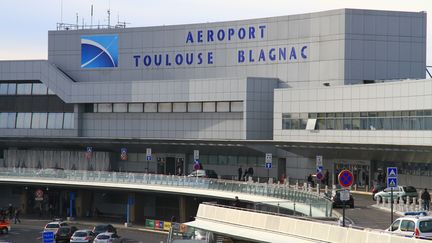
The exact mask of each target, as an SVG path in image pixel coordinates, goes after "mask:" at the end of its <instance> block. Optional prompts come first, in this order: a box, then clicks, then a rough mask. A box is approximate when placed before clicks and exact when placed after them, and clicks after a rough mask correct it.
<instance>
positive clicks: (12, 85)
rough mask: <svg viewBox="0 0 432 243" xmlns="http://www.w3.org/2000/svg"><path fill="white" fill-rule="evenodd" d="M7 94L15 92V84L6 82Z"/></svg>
mask: <svg viewBox="0 0 432 243" xmlns="http://www.w3.org/2000/svg"><path fill="white" fill-rule="evenodd" d="M7 93H8V95H15V94H16V84H8V92H7Z"/></svg>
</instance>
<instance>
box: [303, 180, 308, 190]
mask: <svg viewBox="0 0 432 243" xmlns="http://www.w3.org/2000/svg"><path fill="white" fill-rule="evenodd" d="M303 191H307V184H306V182H303Z"/></svg>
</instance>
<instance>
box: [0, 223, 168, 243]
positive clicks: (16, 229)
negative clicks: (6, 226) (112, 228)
mask: <svg viewBox="0 0 432 243" xmlns="http://www.w3.org/2000/svg"><path fill="white" fill-rule="evenodd" d="M46 223H48V221H47V220H34V219H22V223H21V224H12V225H11V227H12V229H11V231H10V232H9V234H6V235H3V234H0V242H1V243H3V242H8V243H9V242H13V243H31V242H42V237H41V236H42V229H43V227H44V226H45V224H46ZM72 225H75V226H77V227H78V229H92V228H93V227H92V226H91V225H83V224H72ZM117 233H118V235H120V236H121V238H122V239H123V243H144V242H145V243H147V242H149V243H160V242H165V241H166V238H167V234H164V233H158V232H152V231H141V230H134V229H125V228H120V227H117Z"/></svg>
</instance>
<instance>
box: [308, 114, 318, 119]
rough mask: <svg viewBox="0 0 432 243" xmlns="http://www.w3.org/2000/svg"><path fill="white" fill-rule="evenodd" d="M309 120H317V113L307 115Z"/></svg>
mask: <svg viewBox="0 0 432 243" xmlns="http://www.w3.org/2000/svg"><path fill="white" fill-rule="evenodd" d="M309 118H317V113H309Z"/></svg>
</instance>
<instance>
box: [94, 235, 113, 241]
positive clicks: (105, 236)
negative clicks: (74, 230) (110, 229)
mask: <svg viewBox="0 0 432 243" xmlns="http://www.w3.org/2000/svg"><path fill="white" fill-rule="evenodd" d="M109 238H110V237H109V235H98V237H97V239H98V240H108V239H109Z"/></svg>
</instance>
